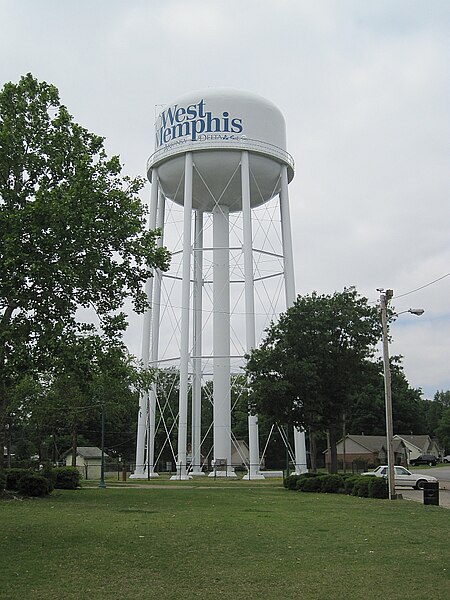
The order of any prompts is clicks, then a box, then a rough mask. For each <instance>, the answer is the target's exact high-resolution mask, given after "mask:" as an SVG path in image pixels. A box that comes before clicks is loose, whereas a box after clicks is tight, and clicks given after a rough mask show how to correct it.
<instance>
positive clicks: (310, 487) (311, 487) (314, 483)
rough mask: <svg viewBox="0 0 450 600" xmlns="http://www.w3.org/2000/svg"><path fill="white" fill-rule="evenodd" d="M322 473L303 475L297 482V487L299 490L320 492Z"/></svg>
mask: <svg viewBox="0 0 450 600" xmlns="http://www.w3.org/2000/svg"><path fill="white" fill-rule="evenodd" d="M321 478H322V475H319V476H317V475H316V476H315V477H303V478H302V479H300V480H299V481H298V483H297V489H298V490H299V491H301V492H320V491H321V488H322V484H321V481H320V480H321Z"/></svg>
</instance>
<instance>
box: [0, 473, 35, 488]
mask: <svg viewBox="0 0 450 600" xmlns="http://www.w3.org/2000/svg"><path fill="white" fill-rule="evenodd" d="M30 473H32V471H31V469H6V470H5V475H6V489H7V490H14V491H16V490H18V489H19V481H20V480H21V479H22V477H23V476H24V475H29V474H30Z"/></svg>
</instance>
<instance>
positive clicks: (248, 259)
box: [241, 151, 264, 480]
mask: <svg viewBox="0 0 450 600" xmlns="http://www.w3.org/2000/svg"><path fill="white" fill-rule="evenodd" d="M241 181H242V222H243V251H244V293H245V338H246V350H247V352H248V353H250V352H251V350H252V349H253V348H255V346H256V328H255V290H254V273H253V233H252V209H251V206H250V166H249V159H248V152H247V151H244V152H242V160H241ZM248 440H249V463H250V464H249V468H248V473H247V475H244V477H243V479H249V480H250V479H264V475H262V474H261V473H260V472H259V436H258V417H257V416H256V415H249V417H248Z"/></svg>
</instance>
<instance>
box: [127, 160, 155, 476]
mask: <svg viewBox="0 0 450 600" xmlns="http://www.w3.org/2000/svg"><path fill="white" fill-rule="evenodd" d="M152 178H153V183H152V188H151V193H150V211H149V217H148V227H149V229H155V227H156V215H157V210H158V189H159V184H158V175H157V170H156V169H155V171H154V174H153V177H152ZM145 293H146V296H147V299H148V301H149V303H150V308H148V309H147V310H146V311H145V313H144V324H143V329H142V348H141V358H142V364H143V366H144V368H146V369H147V368H148V366H149V359H150V332H151V326H152V306H151V304H152V296H153V277H150V278H149V279H148V280H147V282H146V284H145ZM148 424H149V394H148V392H144V393H142V394H141V396H140V400H139V413H138V428H137V440H136V468H135V471H134V473H133V474H132V475H130V478H131V479H146V478H147V465H148V460H147V458H146V446H147V451H148V446H149V443H148Z"/></svg>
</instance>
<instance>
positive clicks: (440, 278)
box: [394, 273, 450, 299]
mask: <svg viewBox="0 0 450 600" xmlns="http://www.w3.org/2000/svg"><path fill="white" fill-rule="evenodd" d="M449 275H450V273H446V274H445V275H442V277H438V278H437V279H434V280H433V281H430V282H429V283H426V284H425V285H421V286H420V287H418V288H416V289H415V290H411V291H410V292H406V293H405V294H400V295H398V296H394V298H396V299H397V298H404V297H405V296H409V295H410V294H414V293H415V292H418V291H419V290H423V289H425V288H427V287H429V286H430V285H434V284H435V283H437V282H438V281H442V279H445V278H446V277H448V276H449Z"/></svg>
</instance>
